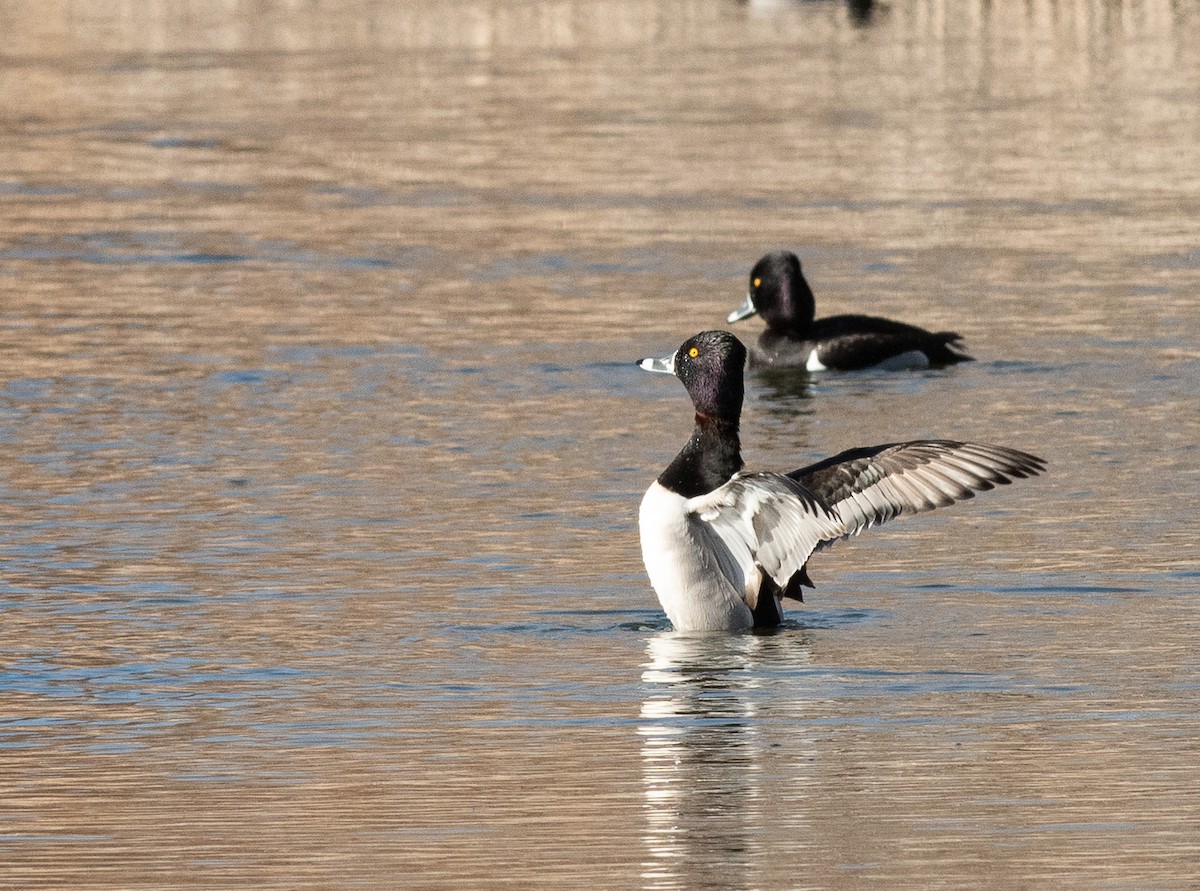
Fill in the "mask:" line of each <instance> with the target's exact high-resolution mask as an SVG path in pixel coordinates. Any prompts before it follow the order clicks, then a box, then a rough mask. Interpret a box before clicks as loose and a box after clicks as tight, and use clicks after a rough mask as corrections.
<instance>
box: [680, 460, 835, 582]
mask: <svg viewBox="0 0 1200 891" xmlns="http://www.w3.org/2000/svg"><path fill="white" fill-rule="evenodd" d="M687 506H688V510H689V512H690V513H692V515H693V516H695V517H696V518H697V519H698V520H700V521H702V522H701V523H700V524H698V525H700V526H703V527H707V528H706V529H705V530H704V534H706V535H715V536H716V537H717V538H718V539H719V540H720V542H721V544H722V545H723V547H721V548H719V549H718V550H719V551H727V552H728V553H729V555H730V558H731V560H732V561H733V562H734V563H736V564H737V566H738V570H739V573H740V576H741V578H742V579H743V580H752V579H755V578H757V575H756V568H758V567H761V570H762V571H763V572H765V573H766V574H767V575H769V576H770V577H771V579H772V580H773V581H774V582H775V584H776V585H778V586H779V587H781V588H786V586H787V583H788V581H789V580H790V579H791V577H792V576H793V575H794V574H795V573H797V572H799V571H800V570H801V569H802V568H803V567H804V564H805V563H806V562H807V560H808V558H809V556H811V555H812V552H813V551H815V550H816V549H817V546H818V545H819V544H820V543H821V542H823V541H831V540H833V539H835V538H841V537H842V536H844V535H845V534H846V531H845V526H844V524H843V522H842V520H841V519H840V518H839V517H838V516H837V515H836V514H835V513H833V512H832V511H831V510H829V508H828V507H827V506H826V505H825V504H824V503H823V502H822V501H821V500H820V499H819V498H817V497H816V496H815V495H814V494H813V493H812V492H810V491H809V490H808V489H807V488H806V487H805V486H803V485H802V484H800V483H798V482H797V481H796V480H794V479H791V478H789V477H788V476H786V475H784V474H781V473H739V474H737V475H735V476H734V477H733V479H731V480H730V481H729V482H727V483H726V484H725V485H723V486H721V487H720V488H719V489H716V490H714V491H712V492H709V493H708V494H707V495H700V496H698V497H696V498H692V499H689V501H688V505H687ZM727 577H729V576H728V574H727ZM755 593H756V592H755Z"/></svg>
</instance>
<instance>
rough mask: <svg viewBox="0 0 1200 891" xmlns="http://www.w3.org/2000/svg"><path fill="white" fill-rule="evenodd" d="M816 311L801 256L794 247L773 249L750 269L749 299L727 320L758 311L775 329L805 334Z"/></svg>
mask: <svg viewBox="0 0 1200 891" xmlns="http://www.w3.org/2000/svg"><path fill="white" fill-rule="evenodd" d="M816 311H817V306H816V301H815V300H814V299H813V292H812V289H811V288H809V286H808V282H807V281H806V280H805V278H804V273H803V271H802V270H801V269H800V259H799V258H798V257H797V256H796V255H795V254H793V253H792V252H791V251H772V252H771V253H769V254H767V255H766V256H765V257H763V258H762V259H761V260H759V261H758V262H757V263H755V264H754V268H753V269H752V270H750V287H749V289H748V291H747V293H746V302H745V303H743V304H742V305H741V307H739V308H738V309H735V310H734V311H733V312H731V313H730V314H729V318H728V319H727V321H729V322H736V321H738V320H739V319H744V318H747V317H749V316H752V315H754V314H755V313H757V314H758V315H761V316H762V318H763V321H764V322H766V323H767V327H768V328H770V329H771V330H772V331H777V332H779V333H781V334H791V335H793V336H796V337H803V336H805V335H806V334H807V333H808V330H809V328H810V327H811V326H812V321H813V316H814V315H815V314H816Z"/></svg>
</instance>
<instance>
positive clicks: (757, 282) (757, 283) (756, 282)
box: [754, 278, 762, 288]
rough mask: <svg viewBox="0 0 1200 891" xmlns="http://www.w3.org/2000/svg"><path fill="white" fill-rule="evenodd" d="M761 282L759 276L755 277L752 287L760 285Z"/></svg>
mask: <svg viewBox="0 0 1200 891" xmlns="http://www.w3.org/2000/svg"><path fill="white" fill-rule="evenodd" d="M761 284H762V279H761V278H756V279H755V280H754V287H756V288H757V287H758V286H759V285H761Z"/></svg>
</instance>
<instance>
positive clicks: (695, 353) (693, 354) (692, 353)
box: [688, 347, 700, 359]
mask: <svg viewBox="0 0 1200 891" xmlns="http://www.w3.org/2000/svg"><path fill="white" fill-rule="evenodd" d="M688 355H689V356H691V357H692V358H693V359H695V358H696V357H697V356H699V355H700V350H699V349H697V348H696V347H692V348H691V349H690V350H688Z"/></svg>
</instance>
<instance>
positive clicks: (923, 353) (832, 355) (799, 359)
mask: <svg viewBox="0 0 1200 891" xmlns="http://www.w3.org/2000/svg"><path fill="white" fill-rule="evenodd" d="M755 314H758V315H761V316H762V318H763V321H764V322H766V323H767V330H766V331H764V332H763V333H762V335H761V336H760V337H759V339H758V345H757V347H756V348H755V349H754V350H753V351H752V353H751V362H752V364H754V365H779V366H796V367H803V368H805V369H806V370H808V371H825V370H827V369H828V370H834V371H854V370H857V369H860V368H873V367H882V368H889V369H899V368H928V367H930V366H933V365H950V364H953V363H955V362H963V361H967V360H969V359H970V358H971V357H970V356H968V355H966V354H965V353H962V352H959V351H958V349H957V344H958V342H959V341H961V340H962V336H961V335H960V334H957V333H955V332H954V331H938V332H936V333H935V332H931V331H926V330H925V329H924V328H918V327H917V326H915V325H908V324H906V323H904V322H897V321H893V320H892V319H884V318H879V317H878V316H864V315H840V316H828V317H826V318H823V319H817V318H815V316H816V301H815V299H814V298H813V292H812V289H811V288H810V287H809V286H808V281H807V280H805V278H804V273H803V271H802V270H801V268H800V259H799V258H798V257H797V256H796V255H795V254H793V253H792V252H791V251H773V252H771V253H769V254H767V255H766V256H764V257H763V258H762V259H761V260H759V261H758V262H757V263H755V264H754V269H752V270H751V272H750V288H749V291H748V292H747V294H746V301H745V303H743V304H742V305H741V306H740V307H738V308H737V309H735V310H734V311H733V312H731V313H730V314H729V316H728V318H727V319H726V321H728V322H730V323H733V322H737V321H740V320H741V319H745V318H749V317H750V316H752V315H755Z"/></svg>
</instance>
